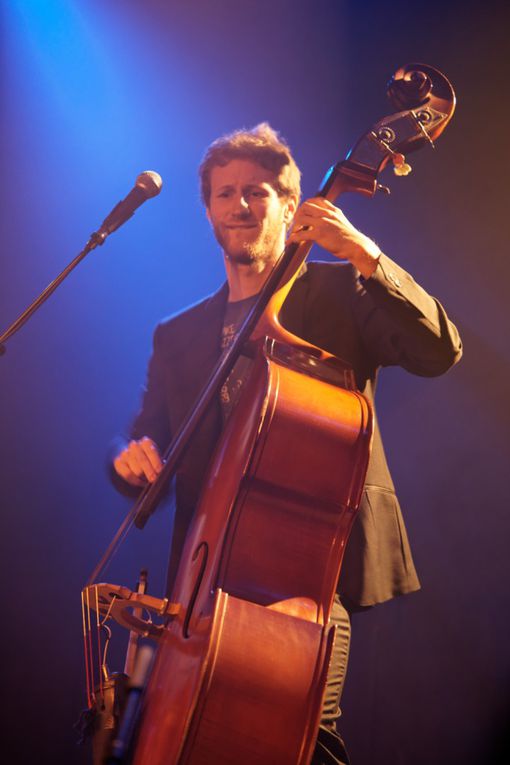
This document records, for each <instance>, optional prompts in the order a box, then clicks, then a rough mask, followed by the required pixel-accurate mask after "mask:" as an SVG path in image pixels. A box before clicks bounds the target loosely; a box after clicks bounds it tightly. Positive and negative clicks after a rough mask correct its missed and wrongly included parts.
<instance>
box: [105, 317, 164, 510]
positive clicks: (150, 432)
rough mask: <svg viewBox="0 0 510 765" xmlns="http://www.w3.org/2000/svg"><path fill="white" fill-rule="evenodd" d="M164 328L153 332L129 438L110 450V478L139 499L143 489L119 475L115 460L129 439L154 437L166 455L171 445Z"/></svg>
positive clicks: (113, 445) (116, 442) (124, 438)
mask: <svg viewBox="0 0 510 765" xmlns="http://www.w3.org/2000/svg"><path fill="white" fill-rule="evenodd" d="M163 335H164V327H163V326H162V325H158V327H156V331H155V332H154V339H153V350H152V355H151V358H150V361H149V366H148V370H147V379H146V382H145V385H144V388H143V391H142V402H141V406H140V409H139V411H138V414H137V415H136V417H135V419H134V421H133V424H132V425H131V428H130V431H129V436H125V435H121V436H118V437H117V438H116V439H115V440H114V441H113V442H112V444H111V447H110V449H109V455H108V456H109V458H108V470H109V475H110V479H111V481H112V483H113V485H114V486H115V488H116V489H118V490H119V491H120V492H121V493H122V494H125V495H127V496H131V497H136V496H137V495H138V494H139V493H140V488H139V487H137V486H132V485H131V484H129V483H128V482H127V481H124V479H123V478H121V477H120V476H119V474H118V473H117V471H116V470H115V468H114V467H113V460H114V459H115V457H116V456H117V455H118V454H119V453H120V452H121V451H122V450H123V449H125V447H126V446H127V444H128V443H129V441H130V440H133V439H135V440H138V439H140V438H143V437H144V436H148V437H149V438H151V439H152V440H153V441H154V442H155V443H156V444H157V446H158V447H159V450H160V452H163V451H164V450H165V449H166V447H167V446H168V444H169V443H170V436H171V434H170V426H169V421H168V411H167V406H166V375H165V365H164V361H163V359H164V341H163Z"/></svg>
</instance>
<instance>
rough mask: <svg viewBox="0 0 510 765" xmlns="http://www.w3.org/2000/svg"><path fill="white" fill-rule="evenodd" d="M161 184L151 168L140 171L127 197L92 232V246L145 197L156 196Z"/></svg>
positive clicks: (101, 241) (145, 198)
mask: <svg viewBox="0 0 510 765" xmlns="http://www.w3.org/2000/svg"><path fill="white" fill-rule="evenodd" d="M162 186H163V181H162V180H161V176H160V175H159V174H158V173H155V172H153V171H152V170H146V171H145V172H144V173H140V175H139V176H138V178H137V179H136V181H135V185H134V186H133V188H132V189H131V191H130V192H129V194H128V195H127V197H126V198H125V199H122V200H121V201H120V202H119V203H118V204H117V205H115V207H114V208H113V210H112V211H111V213H110V214H109V215H108V216H107V217H106V218H105V219H104V221H103V222H102V223H101V226H100V228H99V229H98V230H97V231H96V232H95V233H94V234H92V237H91V239H92V240H93V242H94V246H97V245H98V244H103V243H104V241H105V239H106V237H107V236H109V235H110V234H111V233H113V232H114V231H116V230H117V229H118V228H119V227H120V226H122V224H123V223H125V222H126V221H127V220H129V219H130V218H131V217H132V216H133V215H134V213H135V211H136V210H137V209H138V208H139V207H140V205H142V204H143V203H144V202H145V201H146V200H147V199H150V198H151V197H155V196H157V195H158V194H159V192H160V191H161V187H162Z"/></svg>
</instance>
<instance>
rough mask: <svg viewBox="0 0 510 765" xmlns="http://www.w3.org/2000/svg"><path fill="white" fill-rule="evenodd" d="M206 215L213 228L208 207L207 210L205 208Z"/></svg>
mask: <svg viewBox="0 0 510 765" xmlns="http://www.w3.org/2000/svg"><path fill="white" fill-rule="evenodd" d="M205 215H206V217H207V220H208V221H209V223H210V224H211V226H212V221H211V213H210V212H209V208H208V207H206V208H205Z"/></svg>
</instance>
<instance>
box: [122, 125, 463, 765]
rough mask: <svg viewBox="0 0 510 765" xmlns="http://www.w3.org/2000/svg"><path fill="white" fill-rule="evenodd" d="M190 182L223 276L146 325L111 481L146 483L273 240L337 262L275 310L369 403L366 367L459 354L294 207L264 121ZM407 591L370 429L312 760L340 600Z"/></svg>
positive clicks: (181, 488)
mask: <svg viewBox="0 0 510 765" xmlns="http://www.w3.org/2000/svg"><path fill="white" fill-rule="evenodd" d="M200 181H201V191H202V198H203V201H204V204H205V207H206V214H207V217H208V219H209V222H210V223H211V226H212V228H213V231H214V234H215V237H216V239H217V241H218V243H219V245H220V247H221V249H222V252H223V257H224V261H225V269H226V274H227V284H226V285H225V286H224V287H223V288H222V289H221V290H220V291H219V292H218V293H216V294H215V295H213V296H212V297H210V298H207V299H206V300H204V301H202V302H201V303H198V304H197V305H195V306H192V307H191V308H189V309H188V310H187V311H184V312H183V313H181V314H179V315H177V316H175V317H173V318H171V319H169V320H167V321H165V322H163V323H162V324H160V325H159V327H158V328H157V330H156V333H155V336H154V352H153V355H152V358H151V362H150V365H149V372H148V380H147V387H146V390H145V394H144V399H143V404H142V408H141V411H140V413H139V414H138V416H137V418H136V419H135V422H134V425H133V427H132V431H131V439H130V440H129V442H128V443H124V444H123V445H122V446H121V447H120V448H119V451H118V453H117V455H116V457H115V459H114V463H113V466H114V477H115V480H116V482H117V484H119V486H120V488H124V490H126V488H127V489H128V490H129V488H131V489H132V490H137V489H138V487H142V486H143V485H145V483H146V482H147V481H149V482H152V481H154V480H155V479H156V477H157V475H158V474H159V472H160V471H161V469H162V460H161V453H162V451H163V450H164V449H165V447H166V446H167V444H168V443H169V441H170V439H171V437H172V434H173V433H175V432H176V429H177V428H178V426H179V424H180V422H181V421H182V419H183V417H184V416H185V415H186V413H187V411H188V410H189V408H190V406H191V405H192V404H193V401H194V399H195V398H196V396H197V394H198V393H199V391H200V389H201V387H202V385H203V383H204V382H205V381H206V379H207V377H208V375H209V373H210V370H211V369H212V367H213V366H214V363H215V361H216V360H217V358H218V356H219V354H220V353H221V348H222V347H223V348H224V347H227V346H228V345H229V343H230V342H231V341H232V339H233V337H234V336H235V334H236V331H237V330H238V328H239V326H240V324H241V322H242V318H243V315H245V314H246V311H247V310H249V308H250V307H251V305H252V303H253V300H254V299H255V296H256V295H257V293H258V292H259V291H260V289H261V287H262V285H263V284H264V282H265V280H266V278H267V276H268V274H269V273H270V271H271V269H272V267H273V265H274V263H275V262H276V260H277V259H278V257H279V256H280V254H281V253H282V251H283V249H284V246H285V243H286V241H287V242H288V243H291V242H301V241H305V240H306V241H312V242H315V243H317V244H319V245H321V246H322V247H324V248H325V249H326V250H328V251H329V252H331V253H332V254H333V255H334V256H335V257H337V258H338V259H339V260H341V261H344V262H343V263H310V264H308V267H307V269H306V270H305V272H304V273H303V274H302V275H301V276H300V277H299V278H298V279H297V281H296V283H295V284H294V286H293V288H292V290H291V292H290V294H289V297H288V299H287V301H286V302H285V305H284V307H283V310H282V315H281V317H280V318H281V320H282V323H283V324H284V326H286V327H287V328H288V329H289V330H290V331H292V332H293V333H294V334H297V335H299V336H300V337H303V338H304V339H305V340H308V341H309V342H311V343H313V344H315V345H317V346H319V347H321V348H323V349H325V350H327V351H329V352H331V353H333V354H335V355H337V356H339V357H341V358H342V359H344V360H345V361H347V362H348V363H349V364H351V366H352V368H353V370H354V373H355V377H356V381H357V385H358V387H359V389H360V390H361V391H362V392H363V393H364V394H365V395H366V396H367V397H368V398H369V399H373V393H374V390H375V383H376V377H377V372H378V369H379V367H380V366H385V365H390V364H399V365H400V366H403V367H404V368H406V369H408V370H409V371H411V372H413V373H415V374H420V375H437V374H441V373H443V372H445V371H446V370H447V369H448V368H449V367H450V366H451V365H452V364H454V363H455V362H456V361H457V360H458V358H460V354H461V345H460V340H459V337H458V334H457V331H456V329H455V327H454V326H453V325H452V324H451V322H449V320H448V318H447V316H446V314H445V312H444V310H443V308H442V307H441V306H440V305H439V303H437V301H435V300H434V299H433V298H432V297H430V296H429V295H427V293H426V292H425V291H424V290H423V289H422V288H421V287H419V286H418V285H417V284H416V283H415V282H414V281H413V279H412V278H411V277H410V276H409V274H407V273H406V272H405V271H403V270H402V269H401V268H400V267H399V266H397V265H396V264H395V263H394V262H392V261H391V260H390V259H389V258H388V257H387V256H385V255H384V254H383V253H382V252H381V250H380V249H379V247H378V246H377V245H376V244H375V243H374V242H373V241H371V240H370V239H369V238H368V237H366V236H365V235H364V234H362V233H361V232H360V231H358V230H357V229H356V228H354V226H352V224H351V223H350V222H349V221H348V220H347V218H346V217H345V216H344V215H343V213H342V212H341V210H339V209H338V208H337V207H335V206H334V205H333V204H331V203H330V202H328V201H326V200H324V199H321V198H314V199H310V200H308V201H307V202H305V203H304V204H302V205H301V207H299V209H298V203H299V197H300V173H299V170H298V168H297V166H296V164H295V162H294V160H293V158H292V156H291V153H290V150H289V148H288V147H287V145H286V144H285V143H284V142H283V141H282V140H281V139H280V138H279V136H278V135H277V134H276V133H275V132H274V131H273V130H272V129H271V128H270V127H269V125H267V124H265V123H263V124H261V125H258V126H257V127H256V128H254V129H253V130H251V131H238V132H236V133H233V134H231V135H228V136H224V137H223V138H220V139H218V141H215V142H214V143H213V144H212V145H211V146H210V147H209V149H208V151H207V153H206V155H205V158H204V160H203V162H202V165H201V167H200ZM291 225H292V229H291V232H290V234H289V235H288V236H287V234H288V230H289V228H290V226H291ZM248 374H249V361H248V360H247V359H243V357H241V359H240V360H239V362H238V364H237V365H236V367H235V369H234V370H233V372H232V374H231V375H230V376H229V378H228V380H227V382H226V383H225V385H224V386H223V389H222V393H221V405H220V402H218V404H217V405H216V406H214V407H212V408H211V410H210V411H209V413H208V415H207V416H206V418H205V419H204V421H203V423H202V424H201V426H200V429H199V432H198V433H197V434H196V436H195V437H194V438H193V440H192V443H191V445H190V447H189V448H188V450H187V452H186V455H185V457H184V458H183V460H182V463H181V465H180V467H179V470H178V473H177V476H176V500H177V509H176V522H175V530H174V536H173V542H172V554H171V561H170V576H169V581H170V584H171V582H172V581H173V577H174V575H175V570H176V567H177V564H178V559H179V554H180V551H181V549H182V545H183V540H184V536H185V533H186V529H187V527H188V524H189V520H190V518H191V515H192V513H193V509H194V507H195V505H196V503H197V500H198V495H199V492H200V485H201V482H202V480H203V478H204V474H205V471H206V469H207V463H208V461H209V458H210V456H211V452H212V449H213V447H214V444H215V442H216V440H217V438H218V435H219V433H220V432H221V429H222V426H223V423H224V421H225V419H226V418H227V417H228V416H229V414H230V411H231V409H232V407H233V406H234V405H235V400H236V397H237V396H238V394H239V389H240V388H242V385H243V381H244V379H245V378H246V375H248ZM418 588H419V582H418V579H417V576H416V572H415V569H414V565H413V561H412V557H411V552H410V549H409V544H408V541H407V535H406V532H405V528H404V524H403V520H402V516H401V513H400V508H399V505H398V501H397V499H396V496H395V492H394V487H393V483H392V481H391V477H390V474H389V471H388V467H387V465H386V460H385V456H384V451H383V448H382V443H381V439H380V435H379V431H378V429H377V425H376V428H375V434H374V443H373V450H372V456H371V460H370V465H369V468H368V473H367V479H366V485H365V490H364V494H363V500H362V503H361V506H360V511H359V515H358V519H357V521H356V523H355V525H354V528H353V532H352V534H351V538H350V541H349V544H348V546H347V551H346V555H345V558H344V564H343V573H342V576H341V578H340V582H339V587H338V593H339V597H337V599H336V601H335V605H334V608H333V613H332V621H334V622H335V623H336V624H337V625H338V632H337V641H336V644H335V649H334V656H333V661H332V666H331V670H330V675H329V678H328V688H327V693H326V698H325V702H324V707H323V719H322V724H321V730H320V733H319V740H318V743H317V747H316V752H315V756H314V760H313V762H314V763H316V764H317V765H318V764H319V763H341V762H347V761H348V759H347V755H346V753H345V751H344V749H343V746H342V744H341V740H340V739H339V737H338V736H337V734H336V730H335V721H336V718H337V717H338V716H339V714H340V711H339V700H340V695H341V691H342V686H343V680H344V677H345V669H346V664H347V656H348V648H349V636H350V626H349V619H348V616H347V612H346V607H347V608H348V609H349V611H352V610H355V609H356V608H360V607H365V606H371V605H374V604H376V603H379V602H382V601H384V600H387V599H389V598H391V597H394V596H395V595H398V594H402V593H406V592H411V591H413V590H416V589H418ZM340 598H341V600H340ZM342 604H343V605H342Z"/></svg>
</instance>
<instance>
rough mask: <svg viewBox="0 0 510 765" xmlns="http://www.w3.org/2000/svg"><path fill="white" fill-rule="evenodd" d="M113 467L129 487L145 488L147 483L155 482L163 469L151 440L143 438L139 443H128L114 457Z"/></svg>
mask: <svg viewBox="0 0 510 765" xmlns="http://www.w3.org/2000/svg"><path fill="white" fill-rule="evenodd" d="M113 467H114V468H115V470H116V472H117V473H118V474H119V475H120V477H121V478H123V479H124V480H125V481H127V482H128V483H129V484H131V486H145V484H146V483H147V482H149V483H153V482H154V481H155V480H156V478H157V477H158V475H159V473H161V470H162V469H163V462H162V460H161V455H160V453H159V449H158V447H157V446H156V444H155V443H154V441H153V440H152V438H148V437H147V436H144V438H141V439H140V440H139V441H130V442H129V444H128V445H127V446H126V448H125V449H124V450H123V451H121V452H120V454H118V455H117V457H115V459H114V461H113Z"/></svg>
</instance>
